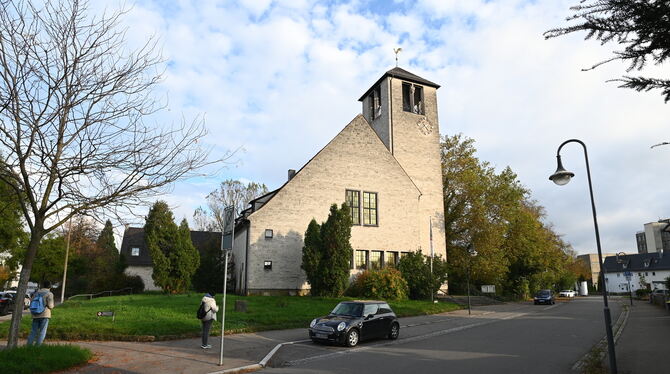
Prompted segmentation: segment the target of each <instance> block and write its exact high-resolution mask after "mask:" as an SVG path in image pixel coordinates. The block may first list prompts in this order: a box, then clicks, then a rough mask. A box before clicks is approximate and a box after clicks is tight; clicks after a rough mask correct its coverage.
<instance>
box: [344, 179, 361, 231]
mask: <svg viewBox="0 0 670 374" xmlns="http://www.w3.org/2000/svg"><path fill="white" fill-rule="evenodd" d="M350 192H352V193H355V196H357V197H358V206H357V207H354V206H353V205H350V204H349V201H348V199H349V193H350ZM352 196H354V195H352ZM344 202H345V203H346V204H347V206H349V215H350V216H351V224H352V225H355V226H360V225H361V221H362V220H361V218H362V217H361V205H362V204H361V191H359V190H352V189H348V188H347V189H345V190H344ZM354 209H356V211H357V213H358V223H356V222H355V221H354V216H353V212H354Z"/></svg>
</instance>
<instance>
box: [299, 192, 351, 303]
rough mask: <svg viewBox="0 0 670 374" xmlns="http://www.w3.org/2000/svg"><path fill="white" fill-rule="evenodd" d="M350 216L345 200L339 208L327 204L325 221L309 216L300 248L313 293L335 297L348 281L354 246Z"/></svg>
mask: <svg viewBox="0 0 670 374" xmlns="http://www.w3.org/2000/svg"><path fill="white" fill-rule="evenodd" d="M350 239H351V216H350V215H349V208H347V205H346V204H342V207H341V208H340V209H338V208H337V204H333V205H331V207H330V213H329V214H328V219H327V220H326V222H324V223H322V224H321V225H319V224H318V223H316V221H315V220H312V221H311V222H310V223H309V225H308V226H307V231H305V246H304V247H303V248H302V265H301V267H302V269H303V270H305V273H306V275H307V281H308V282H309V284H310V286H311V294H312V296H331V297H337V296H342V295H343V294H344V290H345V289H346V288H347V286H348V283H349V268H350V265H351V264H350V262H351V257H352V256H353V253H354V250H353V248H351V244H350V242H349V240H350Z"/></svg>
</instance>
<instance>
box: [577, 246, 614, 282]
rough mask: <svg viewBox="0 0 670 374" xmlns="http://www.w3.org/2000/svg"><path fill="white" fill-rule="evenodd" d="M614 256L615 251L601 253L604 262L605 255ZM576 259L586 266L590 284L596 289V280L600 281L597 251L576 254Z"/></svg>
mask: <svg viewBox="0 0 670 374" xmlns="http://www.w3.org/2000/svg"><path fill="white" fill-rule="evenodd" d="M609 256H616V254H615V253H603V262H605V257H609ZM577 259H579V260H580V261H582V262H584V264H585V265H586V267H587V268H588V269H589V272H591V285H592V286H593V288H595V289H598V282H599V281H600V262H599V261H598V254H597V253H589V254H585V255H579V256H577Z"/></svg>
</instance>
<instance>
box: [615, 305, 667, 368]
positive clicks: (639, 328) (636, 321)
mask: <svg viewBox="0 0 670 374" xmlns="http://www.w3.org/2000/svg"><path fill="white" fill-rule="evenodd" d="M668 344H670V313H669V312H668V311H667V310H665V309H664V308H663V307H660V306H658V305H652V304H649V303H648V302H645V301H640V300H636V301H635V304H634V305H633V307H631V308H630V314H629V316H628V321H627V322H626V326H625V327H624V330H623V333H622V334H621V337H620V338H619V341H618V343H617V345H616V358H617V368H618V369H619V370H618V371H619V373H625V374H637V373H645V374H654V373H659V374H660V373H670V363H668V361H667V360H666V359H667V356H668V354H669V353H670V347H669V346H668ZM605 362H607V359H605Z"/></svg>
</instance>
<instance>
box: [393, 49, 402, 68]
mask: <svg viewBox="0 0 670 374" xmlns="http://www.w3.org/2000/svg"><path fill="white" fill-rule="evenodd" d="M400 52H402V48H400V47H398V48H393V53H395V67H398V53H400Z"/></svg>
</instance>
